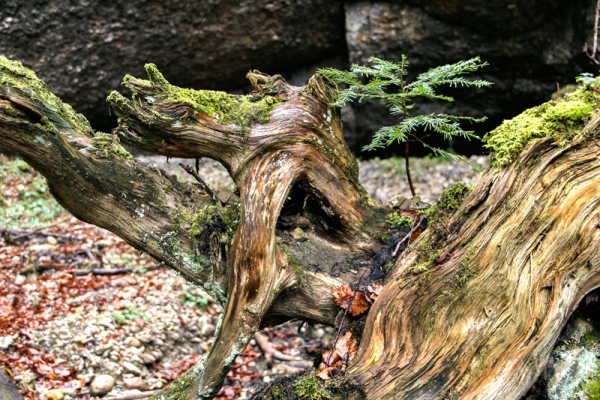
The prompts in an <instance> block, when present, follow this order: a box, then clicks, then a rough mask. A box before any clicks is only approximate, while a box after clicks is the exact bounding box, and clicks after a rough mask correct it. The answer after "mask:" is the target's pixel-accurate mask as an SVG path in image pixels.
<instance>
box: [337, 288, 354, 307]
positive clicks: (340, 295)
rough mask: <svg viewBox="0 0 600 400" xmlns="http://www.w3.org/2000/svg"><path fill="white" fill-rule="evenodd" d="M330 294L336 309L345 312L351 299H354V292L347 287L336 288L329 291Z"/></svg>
mask: <svg viewBox="0 0 600 400" xmlns="http://www.w3.org/2000/svg"><path fill="white" fill-rule="evenodd" d="M331 293H332V294H333V299H334V300H335V304H337V305H338V307H340V308H343V309H344V310H347V309H348V307H349V306H350V304H351V303H352V298H353V297H354V292H353V291H352V289H351V288H350V286H348V285H342V286H338V287H334V288H333V289H331Z"/></svg>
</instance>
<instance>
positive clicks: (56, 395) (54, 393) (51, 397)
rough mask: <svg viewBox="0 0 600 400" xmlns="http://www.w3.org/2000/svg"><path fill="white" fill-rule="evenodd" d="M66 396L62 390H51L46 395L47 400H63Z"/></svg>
mask: <svg viewBox="0 0 600 400" xmlns="http://www.w3.org/2000/svg"><path fill="white" fill-rule="evenodd" d="M64 398H65V394H64V392H63V390H62V389H50V390H48V393H46V400H63V399H64Z"/></svg>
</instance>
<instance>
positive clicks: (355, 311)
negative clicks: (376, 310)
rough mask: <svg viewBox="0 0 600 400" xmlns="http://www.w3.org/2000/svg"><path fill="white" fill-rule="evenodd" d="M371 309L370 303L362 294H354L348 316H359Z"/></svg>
mask: <svg viewBox="0 0 600 400" xmlns="http://www.w3.org/2000/svg"><path fill="white" fill-rule="evenodd" d="M369 308H371V302H369V300H367V296H365V295H364V293H363V292H356V296H355V297H354V301H352V305H351V306H350V310H348V311H350V314H352V316H353V317H356V316H357V315H360V314H362V313H364V312H365V311H367V310H368V309H369Z"/></svg>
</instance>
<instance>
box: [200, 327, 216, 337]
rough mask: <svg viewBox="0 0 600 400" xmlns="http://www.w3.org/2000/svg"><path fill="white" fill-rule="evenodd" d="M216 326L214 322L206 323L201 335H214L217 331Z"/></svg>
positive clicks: (201, 329)
mask: <svg viewBox="0 0 600 400" xmlns="http://www.w3.org/2000/svg"><path fill="white" fill-rule="evenodd" d="M215 330H216V328H215V326H214V325H213V324H206V325H203V326H202V328H200V335H202V336H204V337H208V336H212V335H213V334H214V333H215Z"/></svg>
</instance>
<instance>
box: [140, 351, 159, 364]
mask: <svg viewBox="0 0 600 400" xmlns="http://www.w3.org/2000/svg"><path fill="white" fill-rule="evenodd" d="M142 361H143V362H144V364H154V363H155V362H156V357H154V356H153V355H152V354H149V353H144V354H142Z"/></svg>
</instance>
